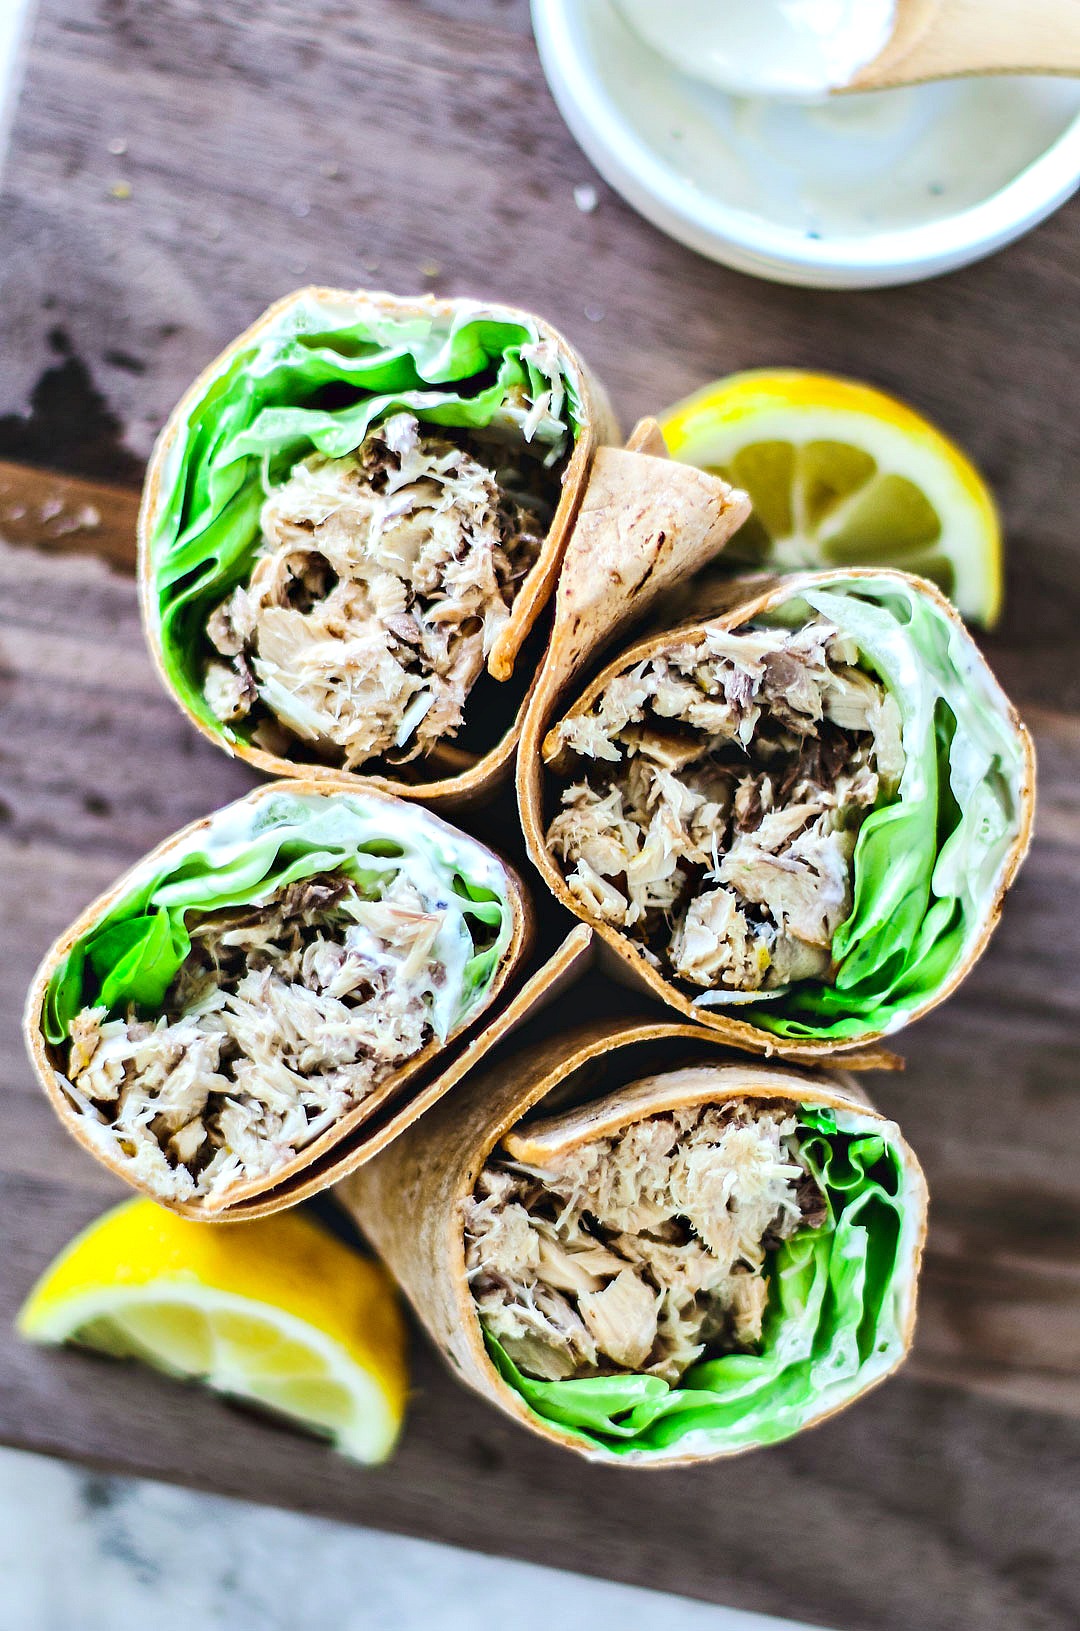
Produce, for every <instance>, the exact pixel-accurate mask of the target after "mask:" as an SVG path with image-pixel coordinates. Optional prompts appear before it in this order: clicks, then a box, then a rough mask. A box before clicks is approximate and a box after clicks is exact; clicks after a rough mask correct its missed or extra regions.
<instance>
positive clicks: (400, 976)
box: [68, 873, 446, 1200]
mask: <svg viewBox="0 0 1080 1631" xmlns="http://www.w3.org/2000/svg"><path fill="white" fill-rule="evenodd" d="M440 922H441V914H440V913H439V912H438V911H436V910H432V909H429V904H428V903H427V902H425V901H424V900H423V899H422V897H421V895H420V894H419V892H418V891H417V889H416V888H415V886H414V885H412V884H411V883H410V882H409V881H408V880H407V879H406V878H405V876H404V875H403V874H401V873H399V874H398V875H397V877H396V878H395V880H394V882H393V883H392V884H391V885H390V886H389V887H388V888H387V890H386V892H385V894H384V895H383V897H382V898H381V899H378V900H365V899H364V898H363V897H362V895H360V894H359V893H358V891H357V889H356V887H355V886H354V884H353V883H352V882H351V881H350V880H349V879H348V878H346V877H344V876H342V875H341V874H338V873H321V874H316V875H315V876H313V877H311V878H306V879H303V880H301V881H299V882H297V883H293V884H290V885H288V886H287V887H286V888H285V889H283V890H279V891H277V892H276V893H274V894H272V895H270V896H269V897H268V898H267V899H266V900H265V901H264V902H262V903H261V904H258V905H254V906H242V907H232V908H227V909H225V910H222V911H218V912H214V913H210V914H208V915H207V916H205V917H204V918H202V919H201V920H200V921H198V922H196V923H194V924H192V923H190V922H189V924H188V930H189V933H190V934H191V940H192V946H191V951H190V953H189V955H188V956H187V958H186V959H185V961H184V963H183V965H182V967H181V969H180V972H179V974H178V975H177V977H176V979H175V981H174V982H173V984H172V986H171V987H170V989H169V991H168V992H167V993H166V997H165V1001H164V1004H163V1012H162V1014H161V1016H160V1018H158V1019H157V1020H156V1021H144V1020H139V1019H137V1018H135V1017H134V1016H133V1015H129V1016H128V1017H127V1018H124V1019H109V1018H108V1017H107V1011H106V1009H104V1008H84V1009H83V1010H82V1012H81V1013H80V1014H78V1015H77V1016H76V1018H75V1020H74V1022H73V1024H72V1028H71V1043H70V1049H69V1056H68V1078H69V1082H68V1086H69V1091H70V1093H71V1097H72V1099H73V1101H74V1102H75V1103H76V1104H77V1105H78V1107H79V1108H80V1110H81V1111H82V1112H83V1114H84V1115H86V1116H88V1117H89V1118H90V1119H91V1120H93V1121H95V1122H98V1123H102V1122H104V1123H105V1124H106V1125H107V1127H108V1128H109V1130H110V1135H111V1137H112V1138H113V1139H115V1141H116V1143H117V1145H118V1147H119V1150H120V1151H121V1152H122V1153H123V1155H124V1156H125V1157H126V1158H127V1160H128V1161H130V1163H131V1166H132V1168H133V1171H134V1174H135V1176H136V1177H137V1178H139V1179H141V1180H142V1181H143V1182H144V1183H146V1184H147V1185H148V1186H149V1187H150V1188H152V1189H153V1190H154V1191H155V1193H157V1194H158V1195H161V1196H163V1197H169V1198H176V1199H179V1200H188V1199H191V1198H192V1197H208V1196H216V1195H220V1194H221V1193H222V1192H223V1191H225V1190H227V1189H229V1188H230V1187H231V1186H232V1185H234V1184H236V1183H239V1182H242V1181H244V1180H247V1179H252V1178H263V1177H266V1176H267V1175H268V1174H270V1173H273V1172H274V1171H276V1170H277V1169H278V1168H280V1167H282V1166H284V1165H285V1164H286V1163H287V1162H288V1161H289V1160H290V1159H291V1158H292V1157H293V1156H294V1155H295V1154H296V1153H297V1152H298V1151H300V1150H302V1149H304V1148H305V1146H307V1145H309V1144H310V1143H312V1141H313V1140H314V1139H316V1138H318V1136H319V1135H320V1133H323V1132H325V1131H326V1130H327V1129H328V1128H329V1127H330V1126H332V1125H333V1123H334V1122H335V1121H336V1120H337V1119H338V1118H339V1117H340V1116H342V1115H344V1114H345V1113H346V1112H347V1111H349V1110H351V1109H352V1108H353V1107H354V1106H355V1105H357V1104H359V1103H360V1102H361V1101H362V1100H363V1099H364V1098H365V1097H366V1096H367V1095H368V1094H369V1093H370V1092H371V1091H372V1089H373V1088H375V1087H376V1086H377V1085H378V1083H379V1082H381V1081H382V1080H383V1079H384V1078H385V1077H386V1076H388V1075H389V1074H390V1072H391V1071H393V1070H394V1069H395V1068H396V1067H397V1066H399V1065H401V1064H403V1063H404V1062H405V1061H406V1060H407V1059H409V1058H411V1057H412V1056H413V1055H415V1054H417V1053H419V1051H420V1050H421V1048H423V1047H424V1046H425V1044H426V1043H427V1042H428V1041H429V1040H430V1038H431V1036H432V1034H433V1026H432V1019H431V1000H430V993H431V991H432V988H433V987H437V986H439V985H440V984H442V983H444V982H445V979H446V971H445V969H444V968H442V967H441V966H440V965H439V964H438V963H434V962H433V961H432V959H431V956H430V953H431V948H432V945H433V943H434V940H435V937H436V935H437V934H438V930H439V926H440Z"/></svg>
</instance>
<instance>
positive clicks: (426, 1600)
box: [0, 0, 799, 1631]
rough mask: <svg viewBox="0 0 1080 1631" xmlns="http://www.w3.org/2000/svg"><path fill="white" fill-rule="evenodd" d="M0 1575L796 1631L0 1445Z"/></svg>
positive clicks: (439, 1630) (307, 1615)
mask: <svg viewBox="0 0 1080 1631" xmlns="http://www.w3.org/2000/svg"><path fill="white" fill-rule="evenodd" d="M0 4H2V0H0ZM0 1581H2V1582H3V1592H2V1594H0V1631H118V1628H119V1627H136V1626H152V1627H153V1631H191V1627H193V1626H197V1627H198V1628H199V1631H306V1628H307V1627H309V1626H310V1627H312V1628H315V1627H318V1628H319V1631H328V1628H332V1631H414V1628H415V1631H421V1628H423V1631H475V1628H476V1627H477V1626H483V1625H489V1626H512V1625H515V1624H518V1623H521V1622H522V1621H524V1622H526V1623H529V1622H532V1621H534V1620H536V1619H539V1620H540V1621H541V1622H542V1623H543V1624H545V1625H550V1626H558V1627H560V1628H562V1631H578V1628H579V1627H580V1628H582V1631H584V1628H585V1627H587V1628H588V1631H626V1628H627V1627H634V1626H661V1625H662V1626H663V1627H664V1631H799V1628H798V1627H794V1626H792V1625H791V1624H790V1622H787V1621H780V1620H775V1619H772V1618H769V1617H766V1616H763V1615H759V1614H744V1613H740V1612H737V1611H735V1610H728V1609H720V1608H711V1607H708V1606H706V1605H705V1604H701V1603H692V1602H689V1601H686V1600H684V1599H682V1598H676V1597H669V1596H666V1595H661V1594H659V1593H653V1592H648V1591H638V1590H635V1589H634V1588H632V1587H629V1586H617V1585H612V1584H609V1583H607V1582H605V1581H599V1580H588V1579H585V1578H584V1577H582V1576H580V1575H573V1574H561V1573H558V1572H556V1571H555V1570H552V1569H541V1568H534V1567H531V1566H529V1565H528V1564H524V1563H511V1562H508V1561H506V1560H504V1559H498V1558H487V1557H480V1556H478V1555H476V1554H474V1553H471V1552H463V1551H458V1550H457V1549H455V1548H453V1547H449V1546H437V1545H435V1544H433V1543H431V1542H428V1541H422V1540H407V1539H405V1538H403V1537H402V1536H400V1535H385V1534H379V1533H376V1532H374V1531H372V1530H365V1529H353V1528H349V1527H347V1526H346V1525H344V1524H336V1523H329V1522H326V1521H325V1520H323V1519H320V1518H307V1517H302V1516H300V1515H298V1514H296V1513H291V1512H279V1511H275V1510H273V1509H271V1508H267V1507H257V1506H249V1505H248V1504H247V1503H246V1502H240V1501H228V1500H224V1499H222V1498H221V1497H219V1496H210V1495H198V1494H195V1493H193V1492H192V1491H190V1490H183V1489H173V1488H170V1487H168V1486H167V1485H164V1484H156V1483H150V1482H146V1481H142V1480H136V1479H128V1478H111V1477H106V1476H104V1475H102V1474H100V1473H96V1472H90V1471H87V1470H84V1469H82V1468H78V1467H72V1466H68V1465H66V1464H64V1463H61V1462H56V1461H49V1460H47V1459H45V1458H44V1457H41V1456H34V1455H26V1454H24V1453H22V1452H19V1451H15V1450H0Z"/></svg>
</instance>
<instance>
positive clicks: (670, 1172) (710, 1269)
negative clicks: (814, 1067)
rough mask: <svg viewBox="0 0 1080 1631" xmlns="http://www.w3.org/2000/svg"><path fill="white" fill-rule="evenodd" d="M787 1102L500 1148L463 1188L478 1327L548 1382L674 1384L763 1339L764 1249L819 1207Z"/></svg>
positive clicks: (699, 1112)
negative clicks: (469, 1188) (539, 1157)
mask: <svg viewBox="0 0 1080 1631" xmlns="http://www.w3.org/2000/svg"><path fill="white" fill-rule="evenodd" d="M797 1125H798V1123H797V1111H796V1106H795V1105H794V1104H789V1103H786V1102H783V1101H777V1100H770V1101H769V1102H767V1103H764V1102H760V1101H752V1100H745V1099H743V1100H738V1101H731V1102H728V1103H725V1104H720V1105H715V1106H712V1105H710V1106H707V1107H706V1108H704V1109H701V1108H694V1109H686V1110H676V1111H674V1112H672V1113H670V1114H662V1115H654V1116H650V1117H648V1118H647V1119H646V1120H642V1121H638V1122H634V1123H632V1124H631V1125H630V1126H628V1127H626V1128H625V1129H624V1130H623V1131H621V1132H619V1133H618V1134H616V1135H614V1136H612V1137H610V1138H598V1139H594V1140H592V1141H591V1142H588V1143H585V1144H580V1145H578V1146H577V1147H576V1148H573V1149H571V1150H568V1151H564V1152H562V1153H561V1154H560V1155H559V1157H558V1158H557V1159H554V1160H552V1162H551V1163H550V1164H545V1165H544V1166H542V1167H541V1166H525V1165H521V1164H519V1163H516V1162H514V1161H512V1160H510V1159H509V1158H508V1157H507V1155H506V1152H505V1151H501V1150H500V1151H496V1152H495V1155H494V1157H493V1158H492V1159H491V1160H490V1161H489V1162H488V1164H487V1166H486V1167H485V1168H484V1171H483V1172H482V1174H481V1176H480V1180H479V1183H478V1184H477V1187H476V1191H475V1193H474V1194H473V1195H472V1196H471V1197H470V1198H469V1201H468V1202H467V1205H466V1215H465V1256H466V1267H467V1272H468V1276H469V1282H470V1286H471V1289H472V1294H473V1298H474V1300H475V1302H476V1306H477V1309H478V1311H479V1314H480V1318H481V1321H482V1323H483V1325H484V1327H485V1329H486V1330H487V1331H488V1332H489V1333H490V1334H491V1335H492V1336H493V1337H495V1338H496V1340H497V1341H498V1342H499V1343H501V1345H502V1346H503V1348H504V1349H505V1350H506V1352H507V1353H508V1354H509V1355H510V1357H511V1358H512V1359H513V1360H514V1362H515V1364H516V1365H517V1366H518V1367H519V1369H520V1370H522V1371H524V1372H525V1373H526V1374H527V1375H529V1376H533V1377H537V1378H541V1379H543V1380H548V1381H554V1380H565V1379H568V1378H570V1377H581V1376H598V1375H611V1374H616V1373H619V1372H622V1371H635V1372H644V1373H647V1374H649V1375H654V1376H660V1377H662V1378H663V1379H664V1380H665V1381H668V1382H672V1383H675V1382H677V1381H678V1380H679V1378H680V1377H681V1376H682V1375H683V1373H684V1372H685V1371H686V1370H687V1368H688V1367H689V1366H690V1365H692V1364H694V1362H695V1361H696V1360H698V1359H700V1358H702V1357H703V1356H706V1355H707V1356H708V1357H713V1356H715V1355H718V1354H721V1353H728V1352H739V1351H750V1350H752V1349H753V1348H755V1347H756V1346H757V1344H758V1343H759V1342H760V1340H761V1336H762V1322H763V1318H764V1314H765V1310H766V1305H767V1302H768V1295H769V1271H768V1263H769V1254H770V1252H772V1251H773V1250H775V1248H776V1247H777V1246H778V1245H779V1244H780V1242H781V1241H783V1240H786V1239H788V1238H789V1237H790V1236H791V1235H792V1234H794V1233H795V1232H796V1230H798V1229H801V1228H815V1227H817V1226H818V1225H820V1224H821V1223H822V1222H824V1220H825V1216H826V1205H825V1200H824V1197H823V1195H822V1193H821V1190H820V1189H819V1187H818V1185H817V1182H816V1180H815V1179H814V1178H813V1176H812V1175H811V1174H810V1172H809V1171H808V1169H807V1167H806V1165H805V1163H804V1162H803V1160H802V1157H801V1156H800V1153H799V1140H798V1136H797Z"/></svg>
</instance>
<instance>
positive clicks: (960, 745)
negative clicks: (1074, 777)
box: [517, 568, 1035, 1056]
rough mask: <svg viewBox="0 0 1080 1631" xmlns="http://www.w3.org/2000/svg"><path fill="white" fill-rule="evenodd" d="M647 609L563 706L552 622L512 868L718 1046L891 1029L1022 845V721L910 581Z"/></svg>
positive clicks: (954, 957)
mask: <svg viewBox="0 0 1080 1631" xmlns="http://www.w3.org/2000/svg"><path fill="white" fill-rule="evenodd" d="M680 602H681V605H680ZM666 608H667V621H666V627H663V628H662V630H661V631H660V632H654V633H651V634H649V635H646V636H645V637H643V638H641V639H639V640H637V641H636V642H635V643H634V644H632V645H631V646H629V647H628V648H626V649H625V650H623V651H622V652H621V653H620V654H619V655H618V656H617V657H616V658H614V659H613V660H612V661H610V662H609V663H608V664H607V666H606V667H604V668H603V670H602V671H601V672H600V673H598V674H596V675H595V677H594V678H593V679H592V680H591V682H590V683H589V684H588V686H587V687H585V688H584V689H581V690H578V689H577V687H575V685H574V683H573V681H574V679H575V677H576V676H577V675H578V674H579V672H580V670H581V669H582V667H583V666H584V664H585V661H586V658H585V657H583V655H582V653H581V652H580V650H578V649H575V648H573V646H572V644H571V642H570V640H569V638H567V639H565V640H563V641H560V639H559V625H558V624H557V626H556V637H555V639H554V640H553V643H552V650H551V656H550V658H549V661H548V664H547V665H546V666H545V670H544V672H543V673H542V674H541V677H540V681H539V683H538V685H537V688H536V691H535V692H534V694H533V697H532V700H531V703H530V706H529V710H528V713H527V716H526V720H525V724H524V727H523V731H522V741H521V749H520V754H519V760H518V769H517V786H518V800H519V808H520V812H521V821H522V828H523V831H524V835H525V840H526V844H527V847H528V851H529V855H530V858H531V859H532V861H533V862H534V864H535V865H536V866H537V868H538V870H539V871H540V873H541V875H542V876H543V878H544V880H545V882H546V883H547V884H548V885H549V887H550V888H551V890H552V891H553V893H554V894H555V896H556V897H557V898H558V899H559V900H560V901H561V902H562V903H563V904H564V905H565V906H566V907H568V908H569V910H570V911H572V912H574V913H575V914H576V915H577V916H578V917H579V918H581V919H582V920H583V921H585V922H588V923H590V924H591V925H592V926H593V927H594V929H595V930H596V932H597V934H598V936H599V937H600V939H601V941H602V942H603V958H604V963H605V966H606V967H607V969H608V972H610V973H613V974H615V975H616V977H618V978H621V979H624V980H627V981H628V982H629V983H630V984H631V985H633V986H636V987H638V988H641V989H644V990H645V991H647V992H648V993H649V994H650V995H651V996H652V997H654V998H657V999H659V1000H660V1001H662V1002H665V1003H667V1004H669V1005H671V1006H673V1007H674V1008H676V1009H678V1010H679V1012H680V1013H682V1014H683V1015H685V1016H686V1017H687V1018H692V1019H694V1020H696V1021H698V1022H699V1023H700V1024H702V1025H706V1026H708V1027H709V1028H710V1029H712V1030H713V1031H715V1032H716V1033H717V1034H718V1035H719V1036H720V1037H722V1038H723V1039H724V1040H725V1041H727V1042H729V1043H730V1044H731V1045H733V1046H736V1047H740V1048H745V1049H749V1050H752V1051H755V1052H761V1053H765V1054H774V1053H780V1054H796V1053H797V1054H799V1055H802V1056H813V1055H824V1054H830V1053H833V1052H835V1051H837V1050H842V1049H845V1048H847V1047H849V1046H851V1045H852V1044H854V1043H858V1044H860V1045H865V1044H867V1043H872V1042H873V1041H874V1040H875V1039H877V1038H879V1037H882V1036H886V1035H891V1034H893V1033H895V1032H896V1031H897V1030H899V1029H900V1028H901V1027H902V1026H903V1025H905V1024H907V1023H909V1022H910V1021H911V1020H913V1019H915V1018H917V1017H918V1016H919V1015H921V1014H923V1013H926V1012H927V1011H928V1010H929V1009H930V1008H932V1007H934V1006H935V1005H936V1004H937V1003H939V1002H941V1001H942V1000H943V998H944V997H946V996H947V995H948V994H949V993H950V992H951V991H952V990H953V989H955V987H956V986H957V985H958V984H959V983H960V981H961V980H962V979H963V978H964V976H965V974H966V973H967V972H968V971H969V969H970V968H971V967H972V966H973V965H974V963H975V962H976V961H977V959H978V957H979V956H980V955H981V953H982V951H983V950H984V949H985V947H986V944H987V942H988V940H989V937H990V934H991V932H992V930H993V928H994V925H995V923H996V922H997V919H998V916H999V914H1000V911H1001V905H1002V900H1003V898H1004V895H1005V891H1006V889H1007V888H1008V886H1009V884H1010V883H1011V882H1012V879H1013V878H1014V876H1015V874H1016V871H1017V868H1018V867H1019V865H1020V862H1021V860H1022V859H1023V857H1024V855H1025V853H1026V851H1027V848H1028V844H1029V841H1030V836H1031V825H1032V819H1033V812H1034V778H1035V767H1034V751H1033V747H1032V743H1031V739H1030V737H1029V735H1028V733H1027V731H1026V730H1025V729H1024V726H1023V725H1022V724H1021V722H1020V720H1019V718H1018V716H1017V714H1016V711H1015V709H1014V708H1013V707H1012V705H1011V704H1010V703H1009V701H1008V699H1007V698H1006V697H1005V695H1004V693H1003V692H1002V690H1001V688H1000V687H999V685H998V684H997V682H996V680H995V679H994V678H993V675H992V674H991V672H990V670H989V668H988V667H987V664H986V662H985V660H984V659H983V657H982V656H981V654H980V652H979V651H978V648H977V647H976V646H975V644H974V642H973V641H972V639H971V637H970V635H969V634H968V633H967V631H966V629H965V628H964V626H963V624H962V623H961V621H960V618H959V617H958V615H957V613H956V612H955V610H954V609H953V607H952V606H951V605H950V604H949V602H948V601H947V600H946V599H945V598H944V596H943V595H942V594H941V593H940V591H939V590H937V589H936V588H935V587H934V586H933V585H931V584H929V583H926V582H925V581H923V580H921V579H916V578H913V577H911V576H909V575H908V574H905V573H900V572H891V571H874V570H868V569H855V568H852V569H844V570H834V571H832V572H819V573H800V574H795V575H793V576H790V577H787V578H784V579H779V578H767V577H761V576H758V577H754V578H745V579H728V580H726V581H725V582H724V583H722V584H720V585H715V584H713V585H708V586H707V587H705V588H703V587H702V586H701V584H693V585H691V586H689V587H688V588H686V589H684V590H682V591H681V592H680V593H678V594H676V595H674V596H671V597H669V598H668V600H667V602H666ZM691 608H692V610H691ZM830 630H831V632H829V631H830ZM823 631H824V632H823ZM564 650H565V651H566V657H565V660H561V653H562V651H564ZM739 686H741V687H742V688H743V689H742V690H741V691H740V690H739V689H738V687H739ZM770 686H772V687H773V689H772V690H771V691H770V689H769V687H770ZM725 687H727V688H728V689H725ZM729 691H730V693H731V694H730V695H729ZM695 721H696V723H695ZM811 750H812V752H811ZM813 755H816V756H817V762H816V768H814V766H813V764H812V759H813ZM830 767H831V768H830ZM628 868H629V870H627V869H628Z"/></svg>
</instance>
